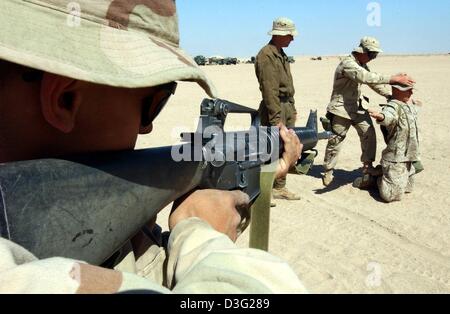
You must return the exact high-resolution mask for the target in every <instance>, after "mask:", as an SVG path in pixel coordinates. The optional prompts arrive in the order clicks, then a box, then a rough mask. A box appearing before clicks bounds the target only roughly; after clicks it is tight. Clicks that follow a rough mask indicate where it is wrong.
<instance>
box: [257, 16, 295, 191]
mask: <svg viewBox="0 0 450 314" xmlns="http://www.w3.org/2000/svg"><path fill="white" fill-rule="evenodd" d="M269 35H271V36H272V40H271V41H270V43H269V44H268V45H266V46H265V47H264V48H262V49H261V51H260V52H259V53H258V55H257V57H256V62H255V70H256V76H257V78H258V82H259V86H260V90H261V93H262V98H263V100H262V102H261V104H260V107H259V111H260V114H261V124H262V125H263V126H277V125H279V124H280V123H283V124H284V125H286V126H287V127H288V128H291V127H294V126H295V122H296V120H297V110H296V109H295V100H294V95H295V89H294V82H293V79H292V74H291V67H290V63H289V60H288V56H287V55H286V54H285V52H284V50H283V48H287V47H289V45H290V43H291V42H292V41H293V40H294V36H297V35H298V32H297V29H296V27H295V24H294V22H293V21H291V20H290V19H288V18H278V19H276V20H275V21H274V22H273V29H272V31H271V32H269ZM273 198H274V199H284V200H300V197H299V196H298V195H295V194H294V193H292V192H290V191H289V190H288V189H287V188H286V177H283V178H280V179H277V180H276V181H275V184H274V190H273Z"/></svg>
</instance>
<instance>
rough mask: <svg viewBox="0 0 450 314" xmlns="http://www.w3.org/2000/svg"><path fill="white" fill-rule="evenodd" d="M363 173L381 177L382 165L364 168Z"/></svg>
mask: <svg viewBox="0 0 450 314" xmlns="http://www.w3.org/2000/svg"><path fill="white" fill-rule="evenodd" d="M364 174H370V175H371V176H372V177H381V176H383V167H381V165H378V166H376V167H375V168H374V167H370V168H368V169H366V172H365V173H364Z"/></svg>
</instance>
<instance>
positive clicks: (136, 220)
mask: <svg viewBox="0 0 450 314" xmlns="http://www.w3.org/2000/svg"><path fill="white" fill-rule="evenodd" d="M229 113H242V114H250V115H251V116H252V126H253V127H254V129H255V130H257V131H258V132H256V133H257V135H256V136H254V134H251V132H249V131H245V132H230V133H224V132H223V128H224V124H225V120H226V117H227V115H228V114H229ZM295 132H296V134H297V135H298V136H299V137H300V139H301V140H302V142H303V144H304V146H305V149H304V150H305V151H306V150H312V149H314V147H315V146H316V145H317V143H318V140H319V139H321V138H326V137H327V134H322V135H320V134H318V132H317V113H316V112H311V115H310V119H309V121H308V125H307V126H306V127H305V128H296V129H295ZM205 134H208V136H207V137H205ZM183 139H184V141H185V143H183V144H181V145H178V146H174V147H163V148H155V149H146V150H137V151H130V152H113V153H100V154H91V155H88V156H76V157H73V158H66V159H43V160H32V161H22V162H14V163H7V164H1V165H0V236H1V237H3V238H6V239H9V240H11V241H13V242H16V243H18V244H19V245H22V246H24V247H25V248H27V249H28V250H30V251H31V252H32V253H33V254H35V255H36V256H37V257H38V258H46V257H53V256H61V257H68V258H74V259H77V260H83V261H86V262H89V263H91V264H94V265H100V264H102V263H103V262H104V261H105V260H106V259H108V258H109V257H110V256H111V255H112V254H113V253H114V252H115V251H117V250H118V249H119V248H120V247H121V246H122V245H123V244H124V243H125V242H126V241H127V240H128V239H130V238H131V237H133V236H134V235H135V234H136V232H137V231H138V230H140V228H142V226H143V225H144V224H145V223H146V222H147V221H149V220H150V219H151V218H153V217H155V216H156V215H157V214H158V212H159V211H160V210H162V209H163V208H165V207H166V206H167V205H169V204H170V203H172V202H173V201H175V200H177V199H178V198H180V197H181V196H183V195H185V194H186V193H188V192H190V191H193V190H195V189H205V188H213V189H220V190H242V191H244V192H245V193H247V194H248V195H249V196H250V198H251V199H252V200H255V199H256V198H257V197H258V195H259V193H260V187H259V184H260V181H259V180H260V172H261V167H262V166H263V165H264V164H267V163H270V162H271V161H272V162H273V161H276V160H278V158H279V157H280V153H281V152H282V151H283V147H282V143H281V141H279V139H280V135H279V131H278V130H277V129H265V128H261V127H260V123H259V117H258V113H257V112H256V111H254V110H252V109H248V108H245V107H242V106H240V105H237V104H233V103H230V102H227V101H223V100H218V99H216V100H209V99H205V100H204V101H203V103H202V107H201V117H200V124H199V128H198V130H197V132H196V133H194V134H184V135H183ZM230 139H231V140H230ZM196 140H197V142H196ZM198 141H200V142H198ZM230 143H231V144H230ZM279 144H280V145H279ZM174 155H177V156H176V158H174ZM183 156H184V160H178V159H180V158H181V157H183ZM211 210H213V209H211Z"/></svg>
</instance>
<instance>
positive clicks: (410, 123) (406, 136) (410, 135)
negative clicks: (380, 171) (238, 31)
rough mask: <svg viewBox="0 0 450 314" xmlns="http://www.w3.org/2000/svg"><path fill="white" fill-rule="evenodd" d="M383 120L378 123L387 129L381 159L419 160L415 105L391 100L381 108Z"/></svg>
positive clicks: (393, 160) (397, 160)
mask: <svg viewBox="0 0 450 314" xmlns="http://www.w3.org/2000/svg"><path fill="white" fill-rule="evenodd" d="M382 113H383V114H384V117H385V118H384V120H383V121H382V122H379V124H380V125H382V126H384V127H386V129H387V148H386V149H385V150H384V151H383V156H382V159H383V160H385V161H391V162H416V161H419V160H420V152H419V130H418V127H417V113H418V110H417V106H416V105H413V104H411V105H408V104H405V103H403V102H401V101H398V100H392V101H390V102H389V103H388V105H387V106H385V107H384V108H383V111H382Z"/></svg>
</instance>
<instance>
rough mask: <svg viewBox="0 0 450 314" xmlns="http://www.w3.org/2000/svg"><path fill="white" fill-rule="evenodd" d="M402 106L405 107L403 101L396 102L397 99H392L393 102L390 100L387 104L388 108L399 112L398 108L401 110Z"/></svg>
mask: <svg viewBox="0 0 450 314" xmlns="http://www.w3.org/2000/svg"><path fill="white" fill-rule="evenodd" d="M401 105H403V103H402V102H401V101H399V100H396V99H391V100H389V102H388V103H387V105H386V108H389V109H394V110H396V111H397V110H398V108H399V107H400V106H401Z"/></svg>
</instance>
